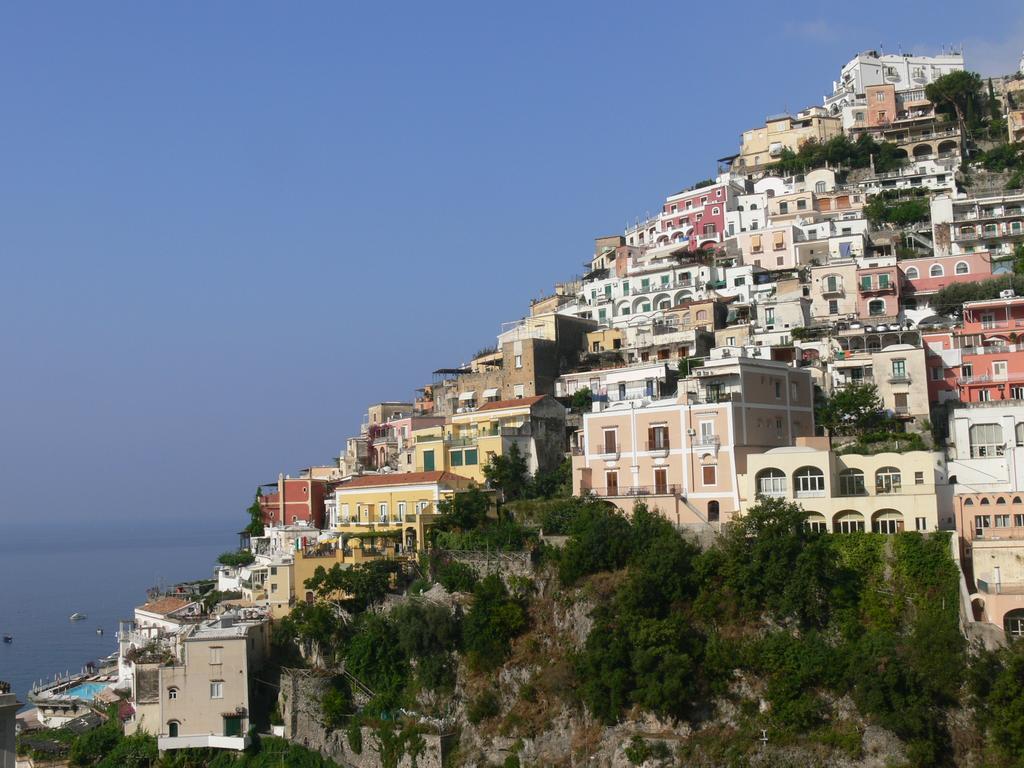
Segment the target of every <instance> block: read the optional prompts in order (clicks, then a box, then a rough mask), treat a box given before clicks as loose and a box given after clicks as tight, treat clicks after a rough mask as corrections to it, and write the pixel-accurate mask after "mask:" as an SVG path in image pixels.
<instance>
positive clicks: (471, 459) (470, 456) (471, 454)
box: [466, 448, 477, 467]
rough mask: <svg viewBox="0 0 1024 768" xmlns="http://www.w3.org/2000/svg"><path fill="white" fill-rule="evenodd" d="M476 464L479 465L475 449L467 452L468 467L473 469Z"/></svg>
mask: <svg viewBox="0 0 1024 768" xmlns="http://www.w3.org/2000/svg"><path fill="white" fill-rule="evenodd" d="M476 463H477V458H476V448H473V449H471V450H467V451H466V466H467V467H472V466H475V465H476Z"/></svg>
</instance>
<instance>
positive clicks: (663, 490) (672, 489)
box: [583, 484, 683, 497]
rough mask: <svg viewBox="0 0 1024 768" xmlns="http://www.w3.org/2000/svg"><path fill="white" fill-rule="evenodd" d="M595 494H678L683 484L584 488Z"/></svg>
mask: <svg viewBox="0 0 1024 768" xmlns="http://www.w3.org/2000/svg"><path fill="white" fill-rule="evenodd" d="M583 490H585V491H589V492H590V493H592V494H594V495H595V496H611V497H618V496H678V495H680V494H681V493H682V492H683V487H682V486H681V485H669V484H665V485H621V486H619V487H617V488H584V489H583Z"/></svg>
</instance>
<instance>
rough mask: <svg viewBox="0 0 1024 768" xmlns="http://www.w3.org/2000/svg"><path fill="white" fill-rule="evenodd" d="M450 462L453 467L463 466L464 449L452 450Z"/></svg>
mask: <svg viewBox="0 0 1024 768" xmlns="http://www.w3.org/2000/svg"><path fill="white" fill-rule="evenodd" d="M449 456H450V463H451V466H453V467H461V466H462V451H452V452H451V453H450V454H449Z"/></svg>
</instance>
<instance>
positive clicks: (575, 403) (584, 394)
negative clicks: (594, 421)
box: [569, 387, 594, 413]
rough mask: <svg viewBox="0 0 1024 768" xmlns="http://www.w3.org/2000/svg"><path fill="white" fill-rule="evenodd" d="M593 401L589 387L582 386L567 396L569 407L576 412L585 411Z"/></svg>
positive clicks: (592, 394)
mask: <svg viewBox="0 0 1024 768" xmlns="http://www.w3.org/2000/svg"><path fill="white" fill-rule="evenodd" d="M593 402H594V393H593V392H591V391H590V387H584V388H583V389H577V390H576V391H575V392H573V393H572V397H570V398H569V408H571V409H572V410H573V411H575V412H576V413H585V412H587V411H589V410H590V406H591V404H592V403H593Z"/></svg>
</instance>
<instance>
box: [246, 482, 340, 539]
mask: <svg viewBox="0 0 1024 768" xmlns="http://www.w3.org/2000/svg"><path fill="white" fill-rule="evenodd" d="M272 487H274V486H272ZM326 487H327V483H326V481H324V480H312V479H309V478H299V477H282V478H280V479H279V480H278V481H277V484H276V489H275V490H273V491H271V492H270V493H266V494H264V495H263V496H261V497H260V508H261V509H262V511H263V523H264V525H294V524H296V523H306V524H308V525H311V526H313V527H314V528H323V527H324V497H325V495H326V494H325V489H326Z"/></svg>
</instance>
